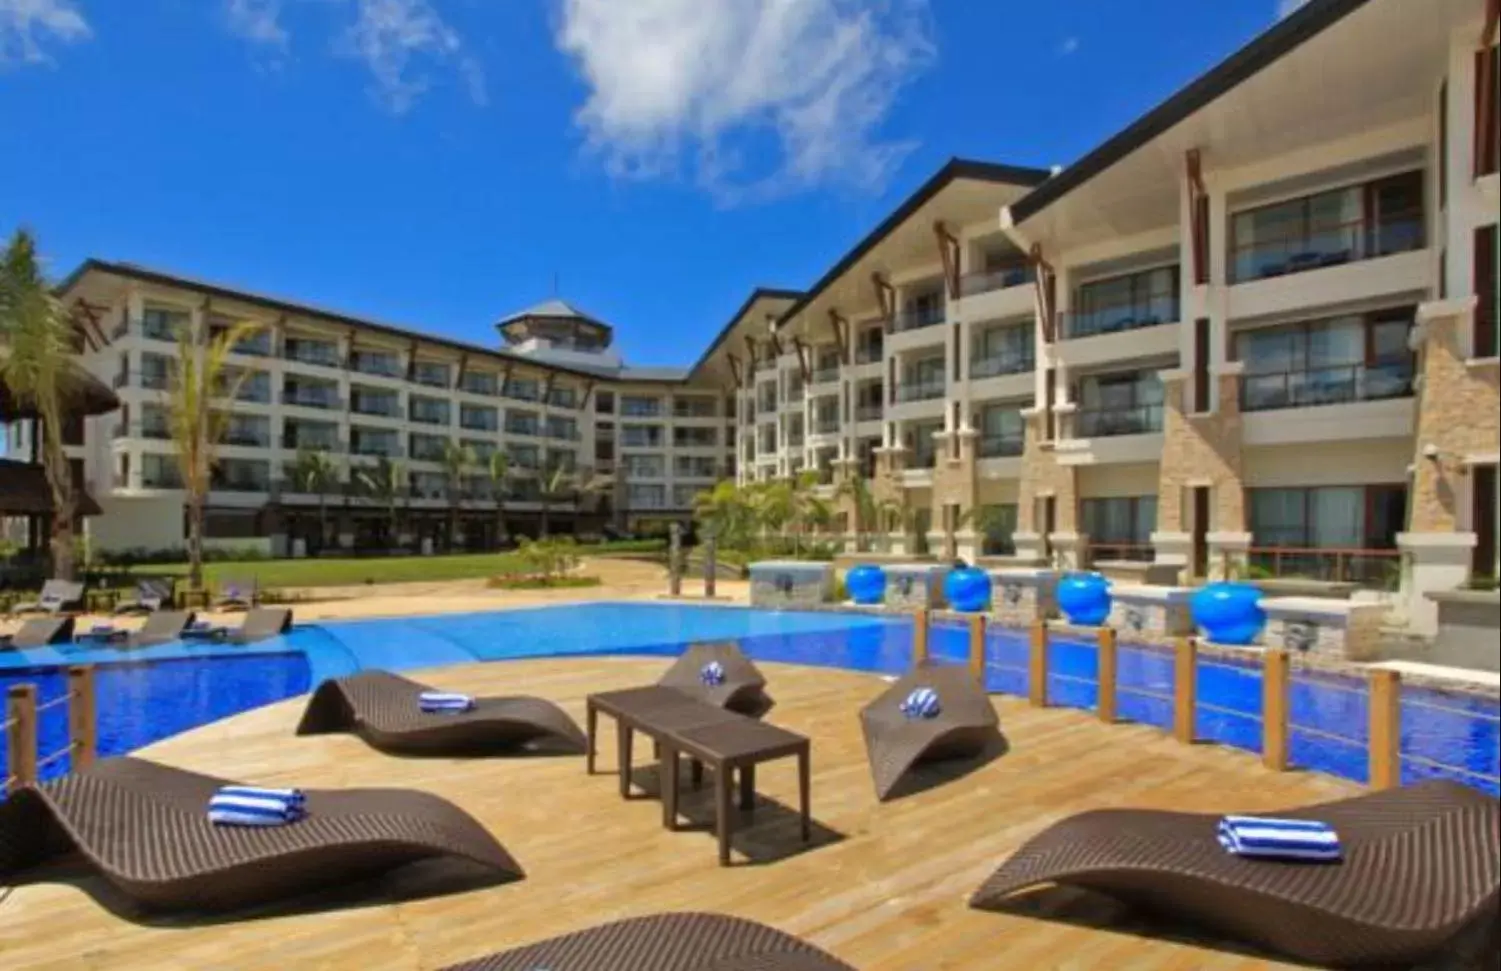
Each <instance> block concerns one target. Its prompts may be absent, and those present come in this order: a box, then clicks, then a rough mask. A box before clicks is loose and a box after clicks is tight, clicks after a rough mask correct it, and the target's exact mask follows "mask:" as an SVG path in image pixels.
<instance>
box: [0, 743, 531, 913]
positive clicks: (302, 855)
mask: <svg viewBox="0 0 1501 971" xmlns="http://www.w3.org/2000/svg"><path fill="white" fill-rule="evenodd" d="M226 784H228V783H227V782H226V780H223V779H215V778H213V777H211V776H206V775H198V774H197V773H195V772H187V771H184V770H182V769H175V768H172V767H170V766H166V765H160V764H158V763H155V762H148V761H145V760H142V759H134V758H117V759H106V760H104V761H102V762H99V763H98V764H96V765H94V766H92V767H91V768H88V769H85V770H83V771H82V772H74V773H71V774H69V775H66V776H63V777H62V778H60V779H56V780H54V781H51V782H43V783H40V784H36V785H27V786H24V787H22V788H21V789H20V790H19V791H17V792H15V793H13V794H12V795H11V796H10V798H9V800H8V801H6V802H4V803H0V883H9V882H10V878H11V877H12V875H13V874H16V873H18V872H20V871H22V870H25V869H28V868H30V867H32V866H35V865H37V864H39V863H43V862H45V861H46V860H48V859H50V858H52V857H54V856H58V855H61V854H63V853H66V852H68V851H70V850H76V851H78V852H79V853H81V854H82V855H83V857H84V858H85V859H86V860H87V861H88V862H89V863H91V864H93V865H94V866H95V867H97V868H98V869H99V871H100V873H101V874H102V875H103V876H104V877H105V879H107V880H108V881H109V882H110V883H112V884H114V885H115V886H116V887H118V888H119V889H120V890H121V891H123V892H124V893H125V894H126V895H128V896H129V897H131V898H132V899H134V900H135V901H136V902H138V903H139V904H141V905H142V906H144V907H146V908H148V909H152V910H193V911H219V910H231V909H235V908H239V907H247V906H252V905H255V904H264V903H272V902H277V901H281V900H284V899H286V898H288V897H291V896H295V895H298V894H302V893H306V892H309V891H312V890H318V889H323V888H327V887H330V886H334V885H338V884H342V883H347V882H349V881H352V880H357V879H363V878H367V877H373V876H377V875H380V874H383V873H385V872H387V871H390V870H393V869H396V868H397V867H400V866H404V865H406V864H409V863H414V862H417V861H419V860H427V859H433V858H438V857H449V858H457V859H461V860H466V861H469V862H472V863H474V864H477V865H479V866H481V867H484V868H486V869H489V870H492V871H495V872H497V873H499V874H503V875H504V876H505V877H509V878H511V879H519V878H521V876H522V875H523V874H522V871H521V867H520V866H518V865H517V864H516V861H515V860H513V859H512V858H511V856H510V854H509V853H507V852H506V850H505V848H504V847H502V846H501V845H500V844H499V843H498V842H496V841H495V838H494V837H492V836H491V835H490V834H489V833H488V832H486V831H485V829H484V828H483V827H481V826H480V824H479V823H478V822H477V821H475V820H474V819H473V818H472V817H470V816H469V815H468V814H467V813H465V812H464V811H463V810H461V809H459V808H458V807H457V806H455V805H453V804H452V803H449V802H446V801H445V800H442V799H439V798H438V797H437V796H433V795H429V794H428V793H425V792H416V791H413V790H407V789H343V790H308V791H307V817H306V818H305V819H302V820H300V821H298V822H295V823H291V824H288V825H286V826H276V827H255V828H251V827H234V826H216V825H214V824H213V823H210V822H209V821H208V814H207V809H208V802H209V797H210V796H211V795H213V793H214V792H215V790H217V789H218V788H219V787H220V786H222V785H226Z"/></svg>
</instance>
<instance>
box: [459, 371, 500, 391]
mask: <svg viewBox="0 0 1501 971" xmlns="http://www.w3.org/2000/svg"><path fill="white" fill-rule="evenodd" d="M459 390H460V391H465V392H468V393H469V394H483V395H494V394H498V393H499V392H500V384H499V383H498V382H497V381H496V380H495V379H494V378H493V377H490V376H489V375H485V376H483V377H481V376H478V375H473V374H465V375H464V376H463V377H462V378H460V379H459Z"/></svg>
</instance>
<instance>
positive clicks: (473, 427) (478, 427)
mask: <svg viewBox="0 0 1501 971" xmlns="http://www.w3.org/2000/svg"><path fill="white" fill-rule="evenodd" d="M459 427H461V428H467V429H469V430H470V431H476V432H493V431H495V430H496V429H498V428H499V427H500V416H499V414H498V413H497V412H496V410H495V409H494V408H487V407H484V406H483V405H460V406H459Z"/></svg>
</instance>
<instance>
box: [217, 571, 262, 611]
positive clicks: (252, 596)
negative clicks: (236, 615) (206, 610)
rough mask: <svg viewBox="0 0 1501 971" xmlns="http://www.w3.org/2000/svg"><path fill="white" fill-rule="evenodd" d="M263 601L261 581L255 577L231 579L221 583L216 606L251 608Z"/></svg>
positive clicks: (238, 608)
mask: <svg viewBox="0 0 1501 971" xmlns="http://www.w3.org/2000/svg"><path fill="white" fill-rule="evenodd" d="M260 602H261V587H260V581H259V580H257V579H256V578H255V577H251V578H250V579H248V580H245V579H229V580H225V581H224V582H223V583H220V584H219V596H218V597H217V598H215V600H214V606H215V607H216V608H218V609H220V610H249V609H251V608H252V607H257V606H259V605H260Z"/></svg>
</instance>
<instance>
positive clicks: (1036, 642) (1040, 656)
mask: <svg viewBox="0 0 1501 971" xmlns="http://www.w3.org/2000/svg"><path fill="white" fill-rule="evenodd" d="M1027 700H1028V701H1030V702H1031V703H1032V704H1034V705H1036V706H1037V707H1039V708H1045V707H1047V703H1048V625H1047V622H1046V621H1041V620H1034V621H1032V650H1031V651H1030V652H1029V653H1028V657H1027Z"/></svg>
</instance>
